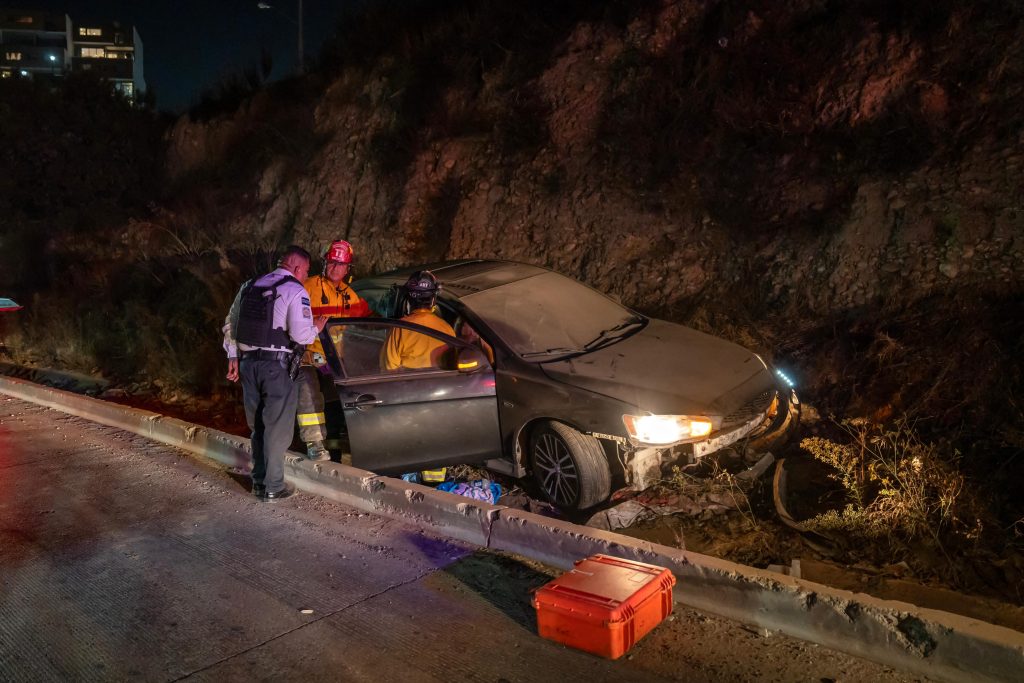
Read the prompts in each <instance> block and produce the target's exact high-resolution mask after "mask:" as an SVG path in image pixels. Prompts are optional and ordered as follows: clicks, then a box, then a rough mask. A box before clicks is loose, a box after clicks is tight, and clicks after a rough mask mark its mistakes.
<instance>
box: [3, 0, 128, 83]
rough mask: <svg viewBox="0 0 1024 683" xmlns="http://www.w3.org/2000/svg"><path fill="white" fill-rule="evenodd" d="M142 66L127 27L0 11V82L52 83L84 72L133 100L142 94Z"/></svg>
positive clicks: (57, 15)
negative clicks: (71, 74) (27, 80)
mask: <svg viewBox="0 0 1024 683" xmlns="http://www.w3.org/2000/svg"><path fill="white" fill-rule="evenodd" d="M143 63H144V62H143V49H142V39H141V38H140V37H139V32H138V31H137V30H135V27H133V26H127V25H123V24H121V23H119V22H116V21H115V22H111V23H80V22H77V21H72V19H71V18H70V17H69V16H68V15H66V14H56V13H51V12H36V11H31V10H11V9H0V78H16V77H20V78H36V79H40V78H41V79H55V78H60V77H62V76H63V75H64V74H65V73H67V72H68V71H90V72H92V73H94V74H96V75H98V76H99V77H100V78H103V79H104V80H107V81H109V82H110V83H112V84H113V86H114V88H115V89H116V90H117V91H118V92H120V93H122V94H123V95H125V97H127V98H129V99H131V100H136V99H139V98H141V97H142V95H143V94H144V93H145V91H146V80H145V75H144V72H143Z"/></svg>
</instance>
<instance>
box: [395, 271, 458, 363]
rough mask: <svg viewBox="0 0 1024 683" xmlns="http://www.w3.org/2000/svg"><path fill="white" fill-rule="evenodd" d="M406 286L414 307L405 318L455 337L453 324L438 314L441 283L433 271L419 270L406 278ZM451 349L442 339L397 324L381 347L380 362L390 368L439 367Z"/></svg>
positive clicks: (406, 295) (407, 297)
mask: <svg viewBox="0 0 1024 683" xmlns="http://www.w3.org/2000/svg"><path fill="white" fill-rule="evenodd" d="M404 289H405V297H406V299H407V300H408V301H409V307H410V308H411V310H410V312H409V315H407V316H405V317H404V318H402V320H405V321H408V322H411V323H416V324H417V325H423V326H424V327H429V328H431V329H433V330H437V331H438V332H443V333H444V334H447V335H448V336H450V337H454V336H455V331H454V330H453V329H452V327H451V325H449V324H448V323H446V322H445V321H444V320H442V319H441V317H440V316H438V315H437V314H435V313H434V302H435V300H436V299H437V293H438V292H439V291H441V285H440V284H439V283H438V281H437V278H436V277H434V274H433V273H431V272H430V271H429V270H419V271H416V272H415V273H413V274H412V275H411V276H410V277H409V279H408V280H407V281H406V283H405V285H404ZM447 349H448V345H447V344H445V343H444V342H443V341H441V340H440V339H435V338H434V337H429V336H427V335H425V334H421V333H419V332H414V331H412V330H406V329H403V328H401V327H393V328H391V330H390V331H389V332H388V338H387V340H386V341H385V342H384V347H383V348H382V349H381V358H380V363H381V367H382V368H384V369H385V370H387V371H393V370H398V369H401V368H408V369H415V368H430V367H434V368H438V367H441V356H442V354H443V353H444V352H445V351H446V350H447Z"/></svg>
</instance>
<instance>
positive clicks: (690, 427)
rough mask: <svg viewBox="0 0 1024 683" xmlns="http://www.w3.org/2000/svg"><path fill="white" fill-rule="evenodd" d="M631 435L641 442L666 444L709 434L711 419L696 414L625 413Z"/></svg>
mask: <svg viewBox="0 0 1024 683" xmlns="http://www.w3.org/2000/svg"><path fill="white" fill-rule="evenodd" d="M622 422H623V424H625V425H626V431H627V432H628V433H629V437H630V438H631V439H633V440H634V441H638V442H640V443H646V444H653V445H665V444H671V443H676V442H677V441H684V440H686V439H694V438H698V437H701V436H707V435H708V434H710V433H711V420H710V419H709V418H707V417H703V416H694V415H623V416H622Z"/></svg>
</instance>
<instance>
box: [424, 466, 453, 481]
mask: <svg viewBox="0 0 1024 683" xmlns="http://www.w3.org/2000/svg"><path fill="white" fill-rule="evenodd" d="M447 474H448V468H447V467H442V468H441V469H439V470H423V471H422V472H420V476H422V477H423V481H426V482H430V483H432V484H438V483H440V482H442V481H444V479H445V476H446V475H447Z"/></svg>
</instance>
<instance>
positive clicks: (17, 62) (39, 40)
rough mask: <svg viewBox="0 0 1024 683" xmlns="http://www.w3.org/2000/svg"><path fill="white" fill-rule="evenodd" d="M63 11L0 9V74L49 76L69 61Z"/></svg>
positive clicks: (67, 28)
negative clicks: (58, 12) (61, 12)
mask: <svg viewBox="0 0 1024 683" xmlns="http://www.w3.org/2000/svg"><path fill="white" fill-rule="evenodd" d="M72 53H73V45H72V42H71V19H70V18H69V17H68V15H66V14H57V13H53V12H30V11H20V10H8V9H0V78H11V77H16V76H21V77H24V78H40V77H42V78H51V77H57V76H61V75H63V74H64V72H65V71H66V70H67V69H68V68H69V67H70V65H71V55H72Z"/></svg>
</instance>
